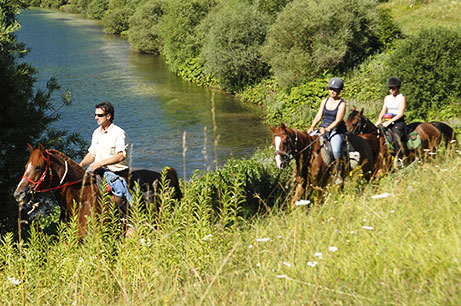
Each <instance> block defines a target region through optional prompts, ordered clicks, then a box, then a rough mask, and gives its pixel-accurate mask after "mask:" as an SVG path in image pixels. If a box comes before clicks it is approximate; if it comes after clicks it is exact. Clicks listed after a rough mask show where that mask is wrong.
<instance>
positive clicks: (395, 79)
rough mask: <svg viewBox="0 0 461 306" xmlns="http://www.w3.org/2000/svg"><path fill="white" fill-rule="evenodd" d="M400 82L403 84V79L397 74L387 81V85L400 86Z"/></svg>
mask: <svg viewBox="0 0 461 306" xmlns="http://www.w3.org/2000/svg"><path fill="white" fill-rule="evenodd" d="M400 84H402V81H400V79H399V78H398V77H396V76H393V77H390V78H389V80H388V81H387V86H388V87H389V88H390V87H398V88H400Z"/></svg>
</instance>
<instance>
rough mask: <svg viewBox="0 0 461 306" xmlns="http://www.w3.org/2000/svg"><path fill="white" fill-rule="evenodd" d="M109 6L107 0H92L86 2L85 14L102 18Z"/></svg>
mask: <svg viewBox="0 0 461 306" xmlns="http://www.w3.org/2000/svg"><path fill="white" fill-rule="evenodd" d="M108 6H109V0H93V1H91V2H90V3H89V4H88V7H87V9H86V14H87V15H88V16H89V17H91V18H95V19H102V17H103V16H104V13H105V12H106V10H107V8H108Z"/></svg>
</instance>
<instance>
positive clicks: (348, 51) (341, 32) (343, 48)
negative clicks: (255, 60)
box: [263, 0, 383, 87]
mask: <svg viewBox="0 0 461 306" xmlns="http://www.w3.org/2000/svg"><path fill="white" fill-rule="evenodd" d="M377 4H378V2H377V1H376V0H322V1H314V0H294V1H293V2H291V3H289V4H287V6H286V7H285V8H284V9H283V10H282V11H281V12H280V14H279V15H278V16H277V20H276V21H275V22H274V24H273V25H272V26H271V27H270V29H269V32H268V36H267V41H266V43H265V46H264V48H263V54H264V56H265V58H266V59H267V60H268V61H269V63H270V64H271V66H272V72H273V74H274V77H275V79H276V81H277V82H278V83H279V84H280V85H281V86H282V87H293V86H297V85H300V84H302V83H304V82H306V81H309V80H312V79H313V78H314V77H315V76H318V75H321V74H322V73H323V72H324V71H330V72H334V73H342V72H345V71H347V70H348V69H350V68H352V67H354V66H355V65H357V64H359V63H360V62H362V61H363V60H364V59H366V58H367V57H368V56H369V55H370V54H372V53H373V52H376V51H377V50H379V49H380V48H381V47H382V46H383V44H382V43H381V42H380V37H379V34H378V33H379V30H380V27H379V25H380V22H379V20H380V19H379V18H380V17H379V13H378V10H377Z"/></svg>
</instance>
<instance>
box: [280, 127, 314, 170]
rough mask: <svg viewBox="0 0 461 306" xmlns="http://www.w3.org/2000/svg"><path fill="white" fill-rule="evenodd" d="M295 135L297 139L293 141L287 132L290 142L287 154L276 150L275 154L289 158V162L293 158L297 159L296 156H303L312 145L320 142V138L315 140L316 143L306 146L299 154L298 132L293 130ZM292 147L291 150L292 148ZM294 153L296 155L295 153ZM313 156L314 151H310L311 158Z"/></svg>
mask: <svg viewBox="0 0 461 306" xmlns="http://www.w3.org/2000/svg"><path fill="white" fill-rule="evenodd" d="M293 131H294V133H295V139H294V141H293V139H292V138H291V135H290V134H289V133H288V132H287V135H288V140H289V143H288V151H289V152H285V151H281V150H275V154H276V155H277V154H279V155H282V156H285V157H286V158H287V162H290V161H291V160H292V159H293V158H295V157H296V156H298V155H299V154H301V153H302V152H304V151H305V150H307V149H309V148H311V147H312V145H313V144H314V143H315V142H316V141H318V140H319V139H320V138H317V139H315V140H314V141H312V142H311V143H310V144H308V145H307V146H305V147H304V148H303V149H302V150H300V151H299V152H298V149H297V147H298V132H296V130H293ZM290 147H291V148H290ZM293 152H294V153H293ZM311 154H312V150H309V156H310V155H311Z"/></svg>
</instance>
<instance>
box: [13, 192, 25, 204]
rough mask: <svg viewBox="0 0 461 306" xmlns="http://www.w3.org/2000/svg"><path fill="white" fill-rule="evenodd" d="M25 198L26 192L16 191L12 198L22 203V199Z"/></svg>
mask: <svg viewBox="0 0 461 306" xmlns="http://www.w3.org/2000/svg"><path fill="white" fill-rule="evenodd" d="M25 197H26V192H25V191H24V190H16V191H15V192H14V198H15V199H16V201H18V202H22V201H24V198H25Z"/></svg>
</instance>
